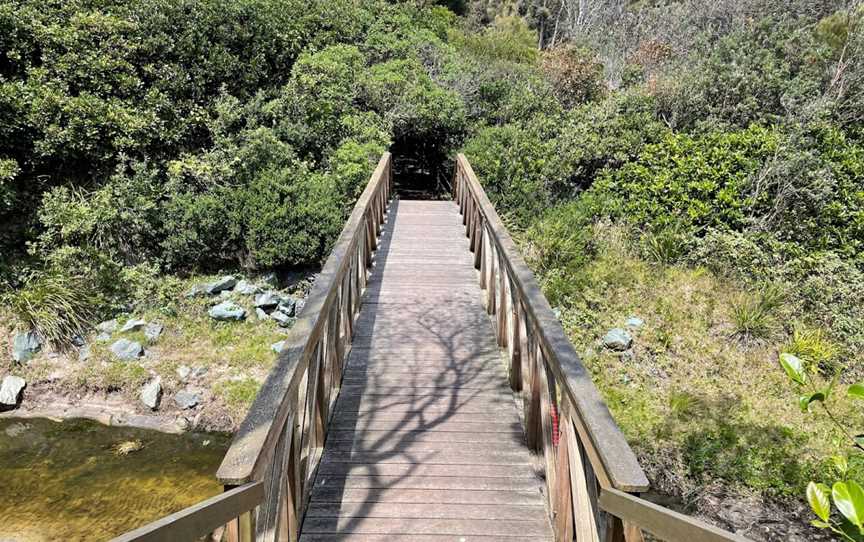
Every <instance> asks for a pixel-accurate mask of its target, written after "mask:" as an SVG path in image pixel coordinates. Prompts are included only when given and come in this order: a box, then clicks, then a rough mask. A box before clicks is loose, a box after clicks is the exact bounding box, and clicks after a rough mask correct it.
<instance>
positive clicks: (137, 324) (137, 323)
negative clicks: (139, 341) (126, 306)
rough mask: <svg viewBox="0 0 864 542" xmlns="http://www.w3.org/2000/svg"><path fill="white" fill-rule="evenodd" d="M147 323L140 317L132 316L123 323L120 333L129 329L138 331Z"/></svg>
mask: <svg viewBox="0 0 864 542" xmlns="http://www.w3.org/2000/svg"><path fill="white" fill-rule="evenodd" d="M146 325H147V321H146V320H141V319H139V318H130V319H129V320H127V321H126V323H125V324H123V327H121V328H120V333H126V332H127V331H138V330H139V329H141V328H142V327H144V326H146Z"/></svg>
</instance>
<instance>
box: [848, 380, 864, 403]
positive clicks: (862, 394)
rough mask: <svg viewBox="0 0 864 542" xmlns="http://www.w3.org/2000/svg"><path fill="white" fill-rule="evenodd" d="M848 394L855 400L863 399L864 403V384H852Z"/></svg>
mask: <svg viewBox="0 0 864 542" xmlns="http://www.w3.org/2000/svg"><path fill="white" fill-rule="evenodd" d="M846 393H847V394H848V395H849V397H852V398H853V399H861V400H862V401H864V382H859V383H857V384H852V385H851V386H849V389H847V390H846Z"/></svg>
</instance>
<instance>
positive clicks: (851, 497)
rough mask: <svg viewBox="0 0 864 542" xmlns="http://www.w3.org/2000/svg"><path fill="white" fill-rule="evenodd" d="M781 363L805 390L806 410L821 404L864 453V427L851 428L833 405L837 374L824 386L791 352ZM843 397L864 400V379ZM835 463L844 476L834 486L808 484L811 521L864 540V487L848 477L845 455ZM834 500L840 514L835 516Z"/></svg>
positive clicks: (802, 397)
mask: <svg viewBox="0 0 864 542" xmlns="http://www.w3.org/2000/svg"><path fill="white" fill-rule="evenodd" d="M780 365H781V367H783V370H784V371H785V372H786V376H787V377H789V380H790V381H791V382H792V383H793V385H794V386H795V387H796V388H797V389H798V391H799V392H800V393H801V394H800V395H799V397H798V406H799V407H800V408H801V410H802V412H810V411H811V408H812V406H813V405H814V404H817V403H818V404H819V405H821V406H822V411H823V412H824V413H825V415H826V416H827V418H828V419H829V420H830V421H831V423H833V424H834V426H835V427H837V429H838V430H839V431H840V432H841V433H842V434H843V435H844V438H847V439H848V440H849V442H850V445H851V447H852V449H853V452H854V453H859V454H860V453H862V452H864V429H861V430H853V429H852V428H851V427H849V423H848V421H847V420H846V419H844V418H842V417H841V416H839V415H838V414H837V413H836V412H835V411H834V409H833V408H832V407H831V406H830V404H829V399H831V398H833V397H834V395H835V394H834V390H835V388H836V385H837V377H836V376H835V377H834V378H833V379H832V380H831V382H830V383H829V384H828V385H827V386H825V387H820V386H819V383H817V382H816V380H815V379H814V378H813V377H812V376H811V375H810V371H809V370H808V369H809V368H808V367H807V364H806V363H805V362H803V361H802V360H801V359H800V358H798V357H796V356H794V355H792V354H790V353H788V352H784V353H783V354H781V355H780ZM837 374H839V373H837ZM841 399H848V400H853V401H864V382H862V383H858V384H853V385H851V386H849V387H848V388H847V389H846V394H845V396H842V395H841V396H840V397H839V398H838V400H841ZM834 464H835V466H836V467H837V470H838V471H839V474H840V478H841V479H840V480H838V481H836V482H834V484H833V485H832V486H831V487H830V488H829V487H828V485H827V484H824V483H817V482H813V481H811V482H810V483H809V484H808V485H807V502H808V503H809V504H810V508H811V509H812V510H813V513H814V514H816V517H817V518H818V519H815V520H813V521H811V524H812V525H813V526H814V527H818V528H820V529H828V530H830V531H831V532H833V533H834V534H836V535H838V536H839V537H841V538H842V539H844V540H848V541H850V542H862V541H864V489H862V487H861V485H860V484H859V483H858V482H856V481H855V480H850V479H848V466H847V465H848V461H847V459H846V458H845V457H835V458H834ZM832 502H833V504H834V507H836V508H837V512H838V513H839V515H838V514H833V515H832V507H831V503H832Z"/></svg>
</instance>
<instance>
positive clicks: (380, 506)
mask: <svg viewBox="0 0 864 542" xmlns="http://www.w3.org/2000/svg"><path fill="white" fill-rule="evenodd" d="M544 513H545V511H544V510H543V506H542V505H532V504H529V505H525V504H522V505H519V504H438V505H435V506H429V505H428V504H425V503H424V504H411V503H386V502H375V501H372V502H368V503H356V502H344V503H327V502H315V503H312V504H311V505H310V506H309V510H308V511H307V512H306V516H307V517H367V518H393V519H397V518H404V517H410V518H428V519H486V520H495V519H505V520H517V521H520V520H522V521H524V520H537V518H539V517H542V515H543V514H544Z"/></svg>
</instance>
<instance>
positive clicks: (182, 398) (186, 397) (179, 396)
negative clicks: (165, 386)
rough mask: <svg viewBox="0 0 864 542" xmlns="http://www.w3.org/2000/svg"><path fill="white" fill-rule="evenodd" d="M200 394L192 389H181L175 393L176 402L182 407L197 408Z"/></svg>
mask: <svg viewBox="0 0 864 542" xmlns="http://www.w3.org/2000/svg"><path fill="white" fill-rule="evenodd" d="M199 401H200V400H199V399H198V395H197V394H195V393H192V392H191V391H186V390H181V391H178V392H177V393H176V394H175V395H174V403H176V404H177V406H178V407H180V408H182V409H184V410H185V409H187V408H195V407H196V406H198V403H199Z"/></svg>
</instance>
